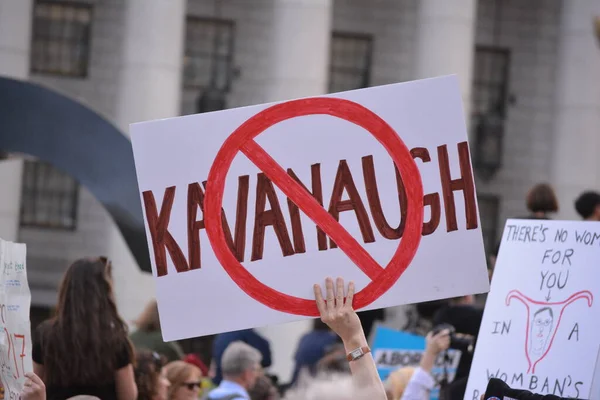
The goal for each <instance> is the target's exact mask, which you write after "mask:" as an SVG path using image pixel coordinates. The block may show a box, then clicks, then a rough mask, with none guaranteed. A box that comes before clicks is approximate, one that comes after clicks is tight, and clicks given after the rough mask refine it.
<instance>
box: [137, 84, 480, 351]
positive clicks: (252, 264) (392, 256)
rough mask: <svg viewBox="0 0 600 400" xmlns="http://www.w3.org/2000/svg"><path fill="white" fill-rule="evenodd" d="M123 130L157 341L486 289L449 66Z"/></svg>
mask: <svg viewBox="0 0 600 400" xmlns="http://www.w3.org/2000/svg"><path fill="white" fill-rule="evenodd" d="M130 130H131V136H132V143H133V150H134V156H135V163H136V169H137V176H138V183H139V188H140V191H141V198H142V205H143V209H144V216H145V223H146V233H147V238H148V242H149V248H150V254H151V259H152V268H153V271H154V275H155V276H156V277H157V279H156V290H157V300H158V305H159V311H160V318H161V327H162V330H163V335H164V338H165V339H166V340H175V339H182V338H187V337H194V336H202V335H207V334H212V333H217V332H223V331H232V330H238V329H243V328H249V327H256V326H264V325H268V324H274V323H283V322H288V321H293V320H297V319H302V318H307V317H313V316H317V315H318V312H317V308H316V304H315V301H314V295H313V289H312V287H313V284H314V283H317V282H318V283H323V281H324V279H325V277H327V276H332V277H337V276H341V277H344V278H345V279H346V280H347V281H350V280H353V281H354V282H355V283H356V286H357V291H358V293H357V295H356V297H355V303H354V306H355V307H356V308H358V309H363V310H367V309H374V308H381V307H389V306H395V305H399V304H404V303H413V302H420V301H426V300H433V299H438V298H445V297H453V296H459V295H464V294H467V293H474V292H477V293H479V292H485V291H487V290H488V285H489V282H488V276H487V271H486V267H485V255H484V251H483V241H482V236H481V230H480V227H479V217H478V212H477V204H476V199H475V186H474V182H473V172H472V168H471V162H470V157H469V148H468V144H467V132H466V127H465V121H464V115H463V110H462V100H461V96H460V90H459V86H458V80H457V78H456V77H455V76H450V77H443V78H435V79H429V80H423V81H416V82H409V83H402V84H396V85H388V86H380V87H375V88H370V89H363V90H356V91H350V92H345V93H338V94H332V95H327V96H321V97H313V98H307V99H300V100H292V101H287V102H282V103H275V104H263V105H258V106H253V107H245V108H238V109H232V110H226V111H220V112H214V113H206V114H199V115H191V116H185V117H180V118H173V119H165V120H158V121H151V122H145V123H139V124H133V125H132V126H131V127H130ZM409 149H410V150H409ZM394 165H396V166H397V167H398V170H399V174H397V173H396V169H395V168H394ZM288 198H289V199H290V200H288ZM315 221H316V223H317V224H315ZM317 225H318V227H317ZM465 276H468V277H469V279H465ZM190 312H192V314H190ZM191 316H193V317H191Z"/></svg>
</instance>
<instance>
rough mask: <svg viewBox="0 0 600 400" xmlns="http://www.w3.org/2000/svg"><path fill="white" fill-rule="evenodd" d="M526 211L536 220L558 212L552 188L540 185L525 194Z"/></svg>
mask: <svg viewBox="0 0 600 400" xmlns="http://www.w3.org/2000/svg"><path fill="white" fill-rule="evenodd" d="M527 209H528V210H529V212H530V213H531V214H532V215H531V216H532V217H536V218H547V217H548V214H552V213H556V212H558V199H557V198H556V194H555V193H554V189H552V186H550V185H548V184H547V183H540V184H537V185H535V186H534V187H533V188H531V190H530V191H529V193H527Z"/></svg>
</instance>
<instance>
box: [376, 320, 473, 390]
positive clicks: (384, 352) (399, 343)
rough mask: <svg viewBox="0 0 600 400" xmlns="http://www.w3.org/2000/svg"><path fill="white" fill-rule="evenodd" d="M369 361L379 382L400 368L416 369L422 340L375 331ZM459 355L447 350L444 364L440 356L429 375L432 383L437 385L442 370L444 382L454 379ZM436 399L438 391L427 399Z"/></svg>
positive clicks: (419, 358)
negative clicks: (376, 372)
mask: <svg viewBox="0 0 600 400" xmlns="http://www.w3.org/2000/svg"><path fill="white" fill-rule="evenodd" d="M372 347H373V349H372V352H373V357H374V358H375V364H376V365H377V371H378V372H379V376H380V377H381V380H382V381H385V380H386V379H387V377H388V375H389V374H390V373H392V372H394V371H396V370H398V369H400V368H404V367H418V366H419V363H420V362H421V357H422V356H423V353H424V352H425V338H424V337H423V336H418V335H412V334H410V333H405V332H401V331H396V330H394V329H389V328H383V327H377V329H376V331H375V337H374V340H373V346H372ZM460 354H461V353H460V351H458V350H449V351H448V357H449V360H448V361H447V362H446V361H445V360H444V355H443V354H442V355H440V356H439V357H438V358H437V360H436V362H435V365H434V367H433V370H432V371H431V375H432V376H433V377H434V379H435V380H436V382H440V381H441V379H442V377H443V374H444V366H446V371H447V373H448V381H449V382H452V380H453V379H454V376H455V375H456V368H457V367H458V362H459V361H460ZM438 397H439V388H436V389H434V390H432V392H431V399H432V400H435V399H437V398H438Z"/></svg>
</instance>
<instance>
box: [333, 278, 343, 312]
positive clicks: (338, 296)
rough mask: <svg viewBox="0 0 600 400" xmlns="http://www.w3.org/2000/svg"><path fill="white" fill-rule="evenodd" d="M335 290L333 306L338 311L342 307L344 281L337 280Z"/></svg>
mask: <svg viewBox="0 0 600 400" xmlns="http://www.w3.org/2000/svg"><path fill="white" fill-rule="evenodd" d="M336 286H337V287H336V289H335V306H336V308H338V309H340V308H342V307H343V306H344V280H343V279H342V278H337V280H336Z"/></svg>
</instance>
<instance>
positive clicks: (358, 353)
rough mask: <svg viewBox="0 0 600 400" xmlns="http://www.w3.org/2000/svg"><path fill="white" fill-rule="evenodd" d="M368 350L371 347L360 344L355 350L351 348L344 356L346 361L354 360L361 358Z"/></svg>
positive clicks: (369, 350)
mask: <svg viewBox="0 0 600 400" xmlns="http://www.w3.org/2000/svg"><path fill="white" fill-rule="evenodd" d="M370 352H371V349H370V348H369V346H362V347H359V348H358V349H356V350H352V351H351V352H350V353H348V355H347V356H346V358H347V359H348V361H356V360H359V359H361V358H363V357H364V355H365V354H368V353H370Z"/></svg>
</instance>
